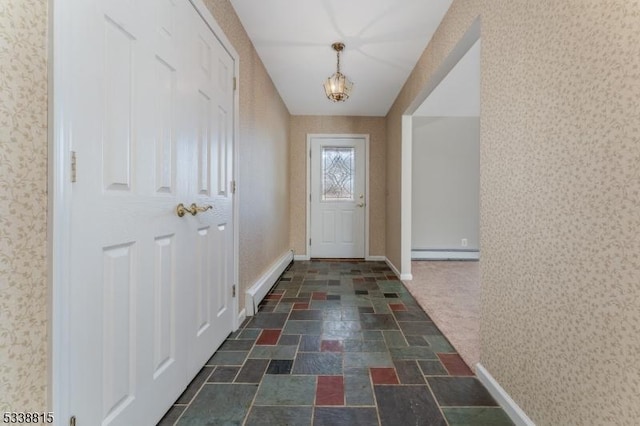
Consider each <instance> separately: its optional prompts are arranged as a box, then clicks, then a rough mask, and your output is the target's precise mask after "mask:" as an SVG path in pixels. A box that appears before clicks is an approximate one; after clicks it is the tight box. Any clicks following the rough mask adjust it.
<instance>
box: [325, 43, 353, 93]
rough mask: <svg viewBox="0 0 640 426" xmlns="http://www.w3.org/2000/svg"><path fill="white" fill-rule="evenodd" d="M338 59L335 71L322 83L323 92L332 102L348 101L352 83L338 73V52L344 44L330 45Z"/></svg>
mask: <svg viewBox="0 0 640 426" xmlns="http://www.w3.org/2000/svg"><path fill="white" fill-rule="evenodd" d="M331 47H332V48H333V50H335V51H336V55H337V57H338V61H337V71H336V72H335V74H333V75H332V76H331V77H329V78H327V80H326V81H325V82H324V92H325V93H326V95H327V98H329V100H331V101H333V102H344V101H346V100H347V99H349V95H350V94H351V88H352V87H353V83H352V82H351V80H349V79H348V78H347V76H346V75H344V74H342V73H341V72H340V52H342V50H343V49H344V43H333V44H332V45H331Z"/></svg>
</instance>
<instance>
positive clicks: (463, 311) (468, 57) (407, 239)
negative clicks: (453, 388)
mask: <svg viewBox="0 0 640 426" xmlns="http://www.w3.org/2000/svg"><path fill="white" fill-rule="evenodd" d="M480 49H481V42H480V20H479V19H477V20H476V21H475V22H474V23H473V25H472V26H471V27H470V28H469V30H468V31H467V32H466V33H465V35H464V36H463V37H462V38H461V40H460V41H459V42H458V44H457V45H456V47H455V48H454V49H453V50H452V51H451V53H450V54H449V56H448V57H447V58H446V59H445V60H444V61H443V63H442V65H441V66H440V67H439V68H438V69H437V70H436V72H435V73H434V75H433V76H432V78H431V79H429V80H428V81H427V84H426V85H425V87H424V88H423V90H422V92H421V93H420V95H419V96H417V97H416V99H414V101H413V103H412V104H411V105H410V107H409V108H408V109H407V111H405V115H404V116H403V118H402V164H403V170H402V218H401V220H402V226H401V229H402V235H401V245H402V246H401V268H402V269H401V272H402V275H403V279H404V280H406V281H407V282H405V284H406V285H407V287H408V288H409V289H410V290H411V292H412V294H413V295H414V296H415V297H416V299H417V300H418V302H419V303H420V304H421V306H422V307H423V309H425V311H426V312H427V313H428V314H429V316H430V317H431V318H432V319H433V321H434V322H435V323H436V325H437V326H438V327H439V328H440V329H441V330H442V331H443V332H444V334H445V335H446V336H447V337H448V338H449V340H450V341H451V343H452V344H453V346H454V347H455V348H456V350H457V351H458V352H459V353H460V355H461V356H462V358H463V359H464V360H465V361H466V362H467V364H469V366H471V367H472V368H473V367H474V366H475V364H476V363H477V362H478V361H479V352H480V274H479V263H478V262H460V260H477V259H479V250H480V244H481V242H480V236H479V235H480V233H479V227H480V225H479V224H480V208H479V206H480V200H479V185H480V155H479V153H480ZM405 165H406V166H405ZM414 259H429V260H437V259H440V260H449V259H451V260H456V262H442V261H438V262H424V261H419V260H414ZM412 260H413V262H412ZM409 280H412V281H409Z"/></svg>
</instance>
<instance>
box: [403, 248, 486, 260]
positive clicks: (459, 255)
mask: <svg viewBox="0 0 640 426" xmlns="http://www.w3.org/2000/svg"><path fill="white" fill-rule="evenodd" d="M478 259H480V252H477V251H459V250H433V251H432V250H411V260H478Z"/></svg>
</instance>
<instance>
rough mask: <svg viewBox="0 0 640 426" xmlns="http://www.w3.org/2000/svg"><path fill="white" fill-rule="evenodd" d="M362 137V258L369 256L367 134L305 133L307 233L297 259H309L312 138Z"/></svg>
mask: <svg viewBox="0 0 640 426" xmlns="http://www.w3.org/2000/svg"><path fill="white" fill-rule="evenodd" d="M336 138H340V139H364V152H365V155H364V158H365V177H364V194H365V200H366V203H365V206H364V258H365V259H367V258H369V205H370V204H371V203H370V199H369V134H368V133H367V134H365V133H363V134H359V133H355V134H353V133H337V134H332V133H307V154H306V157H307V192H306V196H305V207H306V211H307V233H306V236H305V247H306V250H305V251H306V255H305V256H304V257H302V256H300V255H298V256H297V257H296V258H297V259H310V258H311V246H310V245H309V239H310V238H311V198H310V196H311V140H312V139H336Z"/></svg>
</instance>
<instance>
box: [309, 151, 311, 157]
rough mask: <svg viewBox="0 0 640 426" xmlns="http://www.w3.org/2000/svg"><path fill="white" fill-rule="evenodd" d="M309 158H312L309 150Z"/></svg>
mask: <svg viewBox="0 0 640 426" xmlns="http://www.w3.org/2000/svg"><path fill="white" fill-rule="evenodd" d="M309 158H311V150H309Z"/></svg>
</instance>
